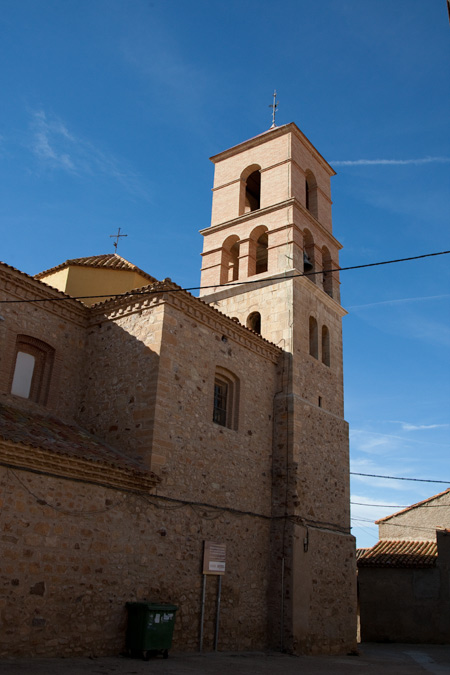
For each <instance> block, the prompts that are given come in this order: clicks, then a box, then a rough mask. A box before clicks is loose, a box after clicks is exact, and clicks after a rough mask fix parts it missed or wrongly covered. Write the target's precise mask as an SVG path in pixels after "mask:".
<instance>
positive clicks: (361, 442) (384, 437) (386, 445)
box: [350, 422, 448, 455]
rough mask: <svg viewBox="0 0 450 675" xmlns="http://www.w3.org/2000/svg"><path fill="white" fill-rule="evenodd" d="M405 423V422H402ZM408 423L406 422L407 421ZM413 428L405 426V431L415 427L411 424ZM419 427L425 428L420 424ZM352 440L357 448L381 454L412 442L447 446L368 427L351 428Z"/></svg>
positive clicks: (443, 425) (368, 452)
mask: <svg viewBox="0 0 450 675" xmlns="http://www.w3.org/2000/svg"><path fill="white" fill-rule="evenodd" d="M401 424H403V422H402V423H401ZM405 424H406V423H405ZM446 426H448V425H447V424H441V425H439V424H436V425H429V426H428V427H426V428H432V427H446ZM410 427H411V428H408V429H407V428H405V429H404V430H405V431H412V430H413V429H414V427H413V425H410ZM417 428H425V425H424V427H420V426H418V427H417ZM350 441H351V443H352V446H353V448H354V449H355V450H358V451H360V452H365V453H367V454H369V455H370V454H373V455H380V454H383V450H385V449H386V450H387V451H389V452H390V451H392V450H394V449H398V448H400V447H404V448H405V449H406V448H407V447H408V446H409V445H410V444H411V443H416V444H419V445H427V446H429V445H436V446H439V447H446V446H444V444H443V443H434V442H430V441H428V440H421V439H418V438H411V437H409V436H408V438H406V437H404V436H399V435H397V434H384V433H381V432H379V431H370V430H366V429H350Z"/></svg>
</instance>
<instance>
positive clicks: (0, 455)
mask: <svg viewBox="0 0 450 675" xmlns="http://www.w3.org/2000/svg"><path fill="white" fill-rule="evenodd" d="M0 465H2V466H6V467H8V468H12V469H18V470H19V469H22V470H26V471H33V472H35V473H44V474H46V475H50V476H54V477H55V478H65V479H73V480H77V481H81V482H83V483H94V484H97V485H103V486H105V487H111V488H116V489H126V490H134V491H145V492H148V491H149V490H151V489H153V488H155V487H156V486H157V485H158V484H159V483H160V478H159V477H158V476H156V474H154V473H153V472H151V471H149V472H148V473H147V472H144V471H142V472H141V471H137V470H133V469H125V468H122V467H117V466H113V465H111V464H107V463H106V462H99V461H95V462H93V461H90V460H88V459H82V458H80V457H71V456H69V455H64V454H61V453H54V452H52V451H51V450H45V449H43V448H36V447H31V446H28V445H22V444H21V443H14V442H11V441H4V440H0Z"/></svg>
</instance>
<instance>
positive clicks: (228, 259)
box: [220, 235, 239, 284]
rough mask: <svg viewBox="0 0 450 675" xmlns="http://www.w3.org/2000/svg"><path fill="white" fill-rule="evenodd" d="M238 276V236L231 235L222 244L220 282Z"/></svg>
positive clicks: (231, 279) (223, 282) (233, 279)
mask: <svg viewBox="0 0 450 675" xmlns="http://www.w3.org/2000/svg"><path fill="white" fill-rule="evenodd" d="M238 278H239V237H238V236H236V235H231V236H230V237H228V238H227V239H225V241H224V242H223V245H222V262H221V266H220V283H221V284H226V283H228V282H229V281H236V280H237V279H238Z"/></svg>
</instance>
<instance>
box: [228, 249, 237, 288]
mask: <svg viewBox="0 0 450 675" xmlns="http://www.w3.org/2000/svg"><path fill="white" fill-rule="evenodd" d="M238 278H239V242H238V241H237V242H236V243H235V244H233V246H232V247H231V249H230V262H229V263H228V281H236V279H238Z"/></svg>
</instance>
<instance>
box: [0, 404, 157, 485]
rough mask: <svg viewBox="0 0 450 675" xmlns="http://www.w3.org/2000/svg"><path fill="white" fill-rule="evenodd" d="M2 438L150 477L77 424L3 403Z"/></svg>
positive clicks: (144, 469) (143, 468)
mask: <svg viewBox="0 0 450 675" xmlns="http://www.w3.org/2000/svg"><path fill="white" fill-rule="evenodd" d="M0 438H2V439H3V440H5V441H10V442H13V443H20V444H21V445H26V446H31V447H34V448H42V449H44V450H50V451H52V452H54V453H55V454H60V455H66V456H69V457H78V458H80V459H84V460H88V461H91V462H95V463H100V464H105V465H109V466H113V467H118V468H121V469H125V470H128V471H134V472H138V473H146V474H150V471H149V470H148V468H147V467H146V466H145V465H144V464H142V463H140V462H138V461H137V460H134V459H132V458H131V457H128V456H127V455H125V454H123V453H121V452H119V451H118V450H117V449H116V448H113V447H112V446H110V445H108V444H107V443H105V442H104V441H102V440H101V439H99V438H97V437H95V436H93V435H92V434H90V433H88V432H87V431H86V430H85V429H83V428H82V427H80V426H78V425H77V424H75V423H71V424H67V423H65V422H63V421H62V420H61V419H59V418H57V417H55V416H54V415H52V414H49V415H44V414H40V413H38V412H35V411H34V410H33V411H31V410H27V409H22V408H20V409H19V408H15V407H13V406H10V405H7V404H4V403H0Z"/></svg>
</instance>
